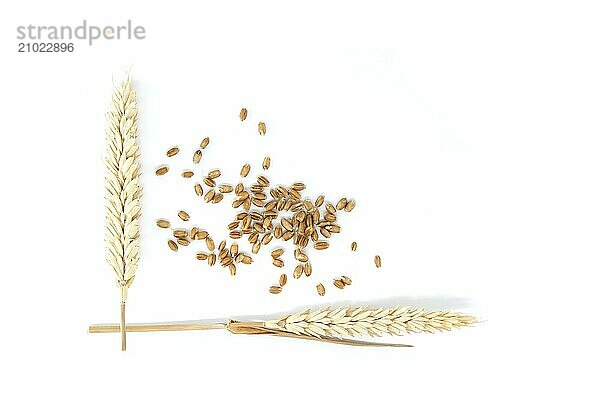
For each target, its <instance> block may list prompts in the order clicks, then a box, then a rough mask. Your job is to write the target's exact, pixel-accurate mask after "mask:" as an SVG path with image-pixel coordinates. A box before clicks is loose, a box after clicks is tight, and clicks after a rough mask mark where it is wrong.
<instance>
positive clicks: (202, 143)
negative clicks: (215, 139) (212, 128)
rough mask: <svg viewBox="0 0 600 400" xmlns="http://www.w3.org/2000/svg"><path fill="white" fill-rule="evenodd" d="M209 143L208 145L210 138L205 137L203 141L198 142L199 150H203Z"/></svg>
mask: <svg viewBox="0 0 600 400" xmlns="http://www.w3.org/2000/svg"><path fill="white" fill-rule="evenodd" d="M209 143H210V138H208V137H205V138H204V139H202V142H200V148H201V149H205V148H206V146H208V144H209Z"/></svg>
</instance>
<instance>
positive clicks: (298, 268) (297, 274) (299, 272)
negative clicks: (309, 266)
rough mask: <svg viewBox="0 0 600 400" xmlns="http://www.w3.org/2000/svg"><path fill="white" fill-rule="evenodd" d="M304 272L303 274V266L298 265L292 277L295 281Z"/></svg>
mask: <svg viewBox="0 0 600 400" xmlns="http://www.w3.org/2000/svg"><path fill="white" fill-rule="evenodd" d="M302 272H303V267H302V264H298V265H296V268H294V273H293V274H292V276H293V277H294V279H298V278H300V277H301V276H302Z"/></svg>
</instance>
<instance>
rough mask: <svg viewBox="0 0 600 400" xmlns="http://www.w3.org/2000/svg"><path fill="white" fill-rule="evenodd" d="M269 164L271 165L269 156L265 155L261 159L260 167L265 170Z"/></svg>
mask: <svg viewBox="0 0 600 400" xmlns="http://www.w3.org/2000/svg"><path fill="white" fill-rule="evenodd" d="M270 166H271V157H269V156H265V158H264V159H263V163H262V167H263V169H264V170H265V171H266V170H268V169H269V167H270Z"/></svg>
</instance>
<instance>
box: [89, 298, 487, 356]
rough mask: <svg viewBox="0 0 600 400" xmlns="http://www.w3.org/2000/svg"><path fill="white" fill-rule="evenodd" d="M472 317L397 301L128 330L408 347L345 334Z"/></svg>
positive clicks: (391, 331) (99, 328)
mask: <svg viewBox="0 0 600 400" xmlns="http://www.w3.org/2000/svg"><path fill="white" fill-rule="evenodd" d="M475 322H477V320H476V318H475V317H473V316H470V315H467V314H461V313H457V312H453V311H428V310H426V309H424V308H417V307H400V306H398V307H395V308H386V309H382V308H378V309H375V308H371V307H369V306H361V307H340V308H335V309H332V308H329V307H326V308H320V309H318V310H316V311H311V310H306V311H302V312H299V313H296V314H288V315H285V316H283V317H281V318H278V319H274V320H269V321H236V320H229V321H227V322H220V323H201V322H189V323H168V322H166V323H165V322H163V323H153V324H130V325H127V327H126V329H127V330H128V331H130V332H156V331H182V330H209V329H227V330H229V331H230V332H232V333H240V334H247V335H255V334H264V335H274V336H282V337H289V338H298V339H309V340H317V341H321V342H329V343H337V344H346V345H353V346H393V347H411V346H410V345H403V344H396V343H378V342H365V341H360V340H350V339H348V338H353V339H356V338H362V337H378V336H384V335H392V336H402V335H405V334H410V333H422V332H427V333H434V332H436V331H449V330H452V329H455V328H460V327H464V326H471V325H473V324H475ZM89 331H90V333H110V332H119V326H118V325H114V324H109V325H91V326H90V327H89Z"/></svg>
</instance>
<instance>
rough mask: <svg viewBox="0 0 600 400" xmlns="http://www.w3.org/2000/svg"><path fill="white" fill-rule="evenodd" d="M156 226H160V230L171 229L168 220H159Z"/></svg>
mask: <svg viewBox="0 0 600 400" xmlns="http://www.w3.org/2000/svg"><path fill="white" fill-rule="evenodd" d="M156 226H158V227H159V228H170V227H171V223H170V222H169V221H167V220H166V219H158V220H156Z"/></svg>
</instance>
